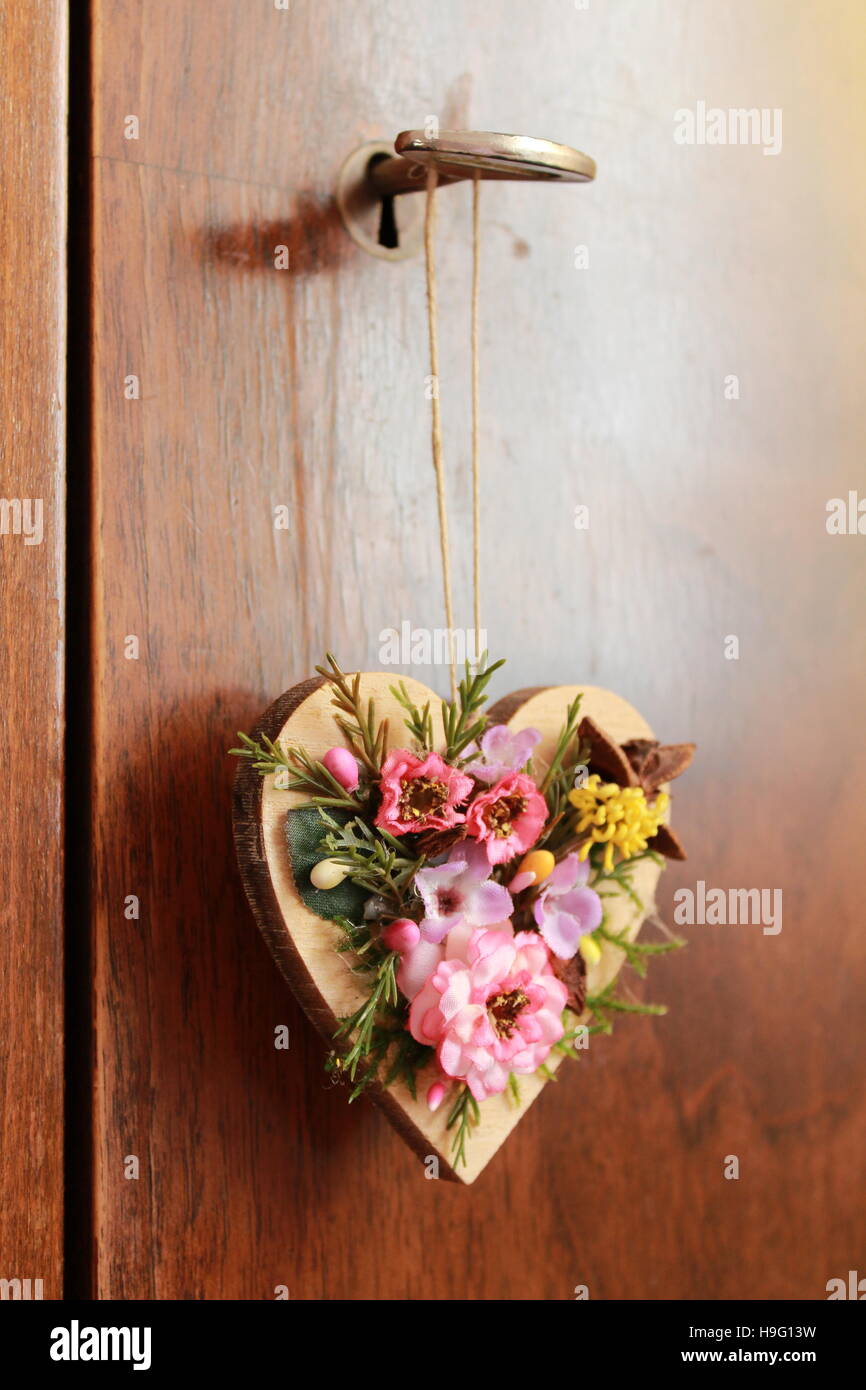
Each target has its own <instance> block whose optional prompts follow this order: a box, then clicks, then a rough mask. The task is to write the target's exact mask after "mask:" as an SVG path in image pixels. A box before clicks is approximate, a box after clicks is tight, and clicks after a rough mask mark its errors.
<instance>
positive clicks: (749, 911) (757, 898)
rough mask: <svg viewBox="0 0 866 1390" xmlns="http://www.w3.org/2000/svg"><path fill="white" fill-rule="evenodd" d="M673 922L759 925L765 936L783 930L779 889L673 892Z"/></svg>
mask: <svg viewBox="0 0 866 1390" xmlns="http://www.w3.org/2000/svg"><path fill="white" fill-rule="evenodd" d="M674 922H675V923H676V925H677V926H678V927H693V926H701V927H724V926H760V927H763V930H764V936H778V934H779V932H780V931H781V930H782V890H781V888H708V887H707V885H706V883H705V882H704V880H703V879H702V878H701V879H698V882H697V883H696V885H695V887H694V888H693V889H692V888H678V889H677V890H676V892H675V893H674Z"/></svg>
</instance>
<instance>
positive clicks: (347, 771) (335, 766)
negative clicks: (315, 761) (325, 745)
mask: <svg viewBox="0 0 866 1390" xmlns="http://www.w3.org/2000/svg"><path fill="white" fill-rule="evenodd" d="M322 765H323V767H326V768H327V769H328V771H329V772H330V774H331V776H332V777H333V778H334V779H335V780H336V781H337V782H339V784H340V786H341V787H343V788H344V789H345V790H346V791H347V792H353V791H354V790H355V788H356V787H357V785H358V764H357V762H356V761H355V759H354V758H353V757H352V754H351V753H350V752H349V750H348V748H329V749H328V751H327V753H326V754H325V756H324V758H323V759H322Z"/></svg>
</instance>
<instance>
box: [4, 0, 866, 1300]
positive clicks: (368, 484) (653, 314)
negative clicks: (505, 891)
mask: <svg viewBox="0 0 866 1390" xmlns="http://www.w3.org/2000/svg"><path fill="white" fill-rule="evenodd" d="M482 8H483V14H482V10H481V8H478V7H470V6H468V5H466V4H463V3H458V0H442V3H440V4H438V5H436V6H435V7H431V6H430V5H429V4H427V3H426V0H401V3H396V0H357V2H356V3H353V4H352V5H345V4H343V3H339V2H338V0H292V3H291V5H290V6H289V8H288V10H287V11H279V10H277V9H276V8H275V7H274V6H273V5H272V4H271V3H266V0H261V2H259V0H255V3H240V0H238V3H230V2H229V0H210V3H208V4H201V3H198V0H148V3H147V4H144V3H139V2H138V0H94V6H93V22H94V72H93V99H94V165H93V179H94V193H95V208H96V223H95V227H94V257H93V268H92V283H93V291H94V325H93V327H94V369H95V396H94V415H95V418H94V425H95V453H94V486H95V517H94V531H93V557H94V565H95V604H94V617H93V639H94V652H95V657H96V666H95V670H94V674H93V694H94V704H95V708H94V746H93V768H94V772H93V777H94V787H93V791H94V869H95V877H94V912H93V950H94V965H95V973H94V999H93V1006H94V1018H95V1028H96V1055H97V1059H98V1068H97V1075H96V1077H95V1101H94V1104H95V1162H96V1171H95V1220H96V1244H97V1270H96V1278H97V1283H96V1289H97V1292H98V1294H99V1295H100V1296H119V1297H142V1298H150V1297H156V1298H208V1299H220V1298H225V1297H229V1296H237V1297H242V1298H248V1299H270V1298H273V1297H274V1296H275V1293H274V1291H275V1288H276V1287H277V1286H281V1285H282V1286H286V1287H287V1288H288V1289H289V1291H290V1294H291V1297H293V1298H298V1299H359V1298H375V1299H388V1298H433V1299H449V1298H471V1299H490V1298H508V1299H524V1298H528V1297H540V1298H551V1299H569V1298H572V1297H573V1290H574V1288H575V1286H576V1285H586V1286H588V1288H589V1290H590V1296H591V1297H592V1298H626V1299H631V1298H658V1299H661V1298H666V1299H670V1298H687V1299H691V1298H719V1299H726V1298H734V1297H745V1298H779V1297H792V1298H798V1299H813V1298H822V1297H824V1296H825V1292H824V1291H825V1285H826V1282H827V1280H828V1279H830V1278H832V1277H835V1276H837V1275H844V1273H845V1272H846V1271H847V1270H848V1269H852V1268H858V1267H859V1268H860V1269H861V1270H862V1269H863V1267H864V1266H863V1260H864V1258H866V1256H864V1244H863V1241H864V1236H863V1216H864V1209H863V1183H862V1155H863V1152H864V1141H866V1097H864V1088H863V1066H862V1057H863V1041H864V999H866V953H864V949H863V925H862V908H861V900H862V890H861V885H860V874H859V862H860V859H861V858H862V855H861V848H860V847H861V839H862V809H861V808H862V787H863V779H864V773H866V766H864V764H866V755H864V748H863V740H862V737H861V736H860V734H859V726H860V722H861V711H862V708H863V703H864V694H866V688H864V687H866V663H864V657H866V651H864V645H866V638H864V630H863V624H862V621H861V620H860V607H861V603H862V591H863V574H864V546H866V540H864V539H863V538H862V537H856V536H830V535H829V534H828V533H827V531H826V528H825V519H826V511H825V508H826V502H827V500H828V499H829V498H832V497H847V494H848V491H849V489H856V488H857V487H858V486H859V487H861V488H862V487H863V481H862V480H863V463H862V461H863V457H864V449H866V422H864V414H863V411H862V404H861V395H862V392H861V383H860V375H861V371H862V367H861V364H862V361H863V358H864V348H866V342H864V338H866V315H864V312H863V310H864V297H866V295H864V281H863V270H862V246H863V241H864V234H866V191H864V186H863V184H862V181H859V180H857V179H856V177H854V175H853V172H852V170H853V164H852V151H854V150H856V149H857V148H859V144H860V143H862V139H863V135H864V129H863V125H864V117H863V111H862V105H861V103H860V97H859V93H860V84H861V77H862V72H863V68H864V62H866V37H864V33H863V30H862V24H861V19H862V8H861V6H860V4H859V3H857V0H839V3H837V4H835V5H834V6H833V21H832V23H828V22H825V16H824V13H823V12H822V11H820V10H818V9H816V7H813V6H809V5H806V4H800V3H794V4H792V3H790V0H756V3H754V4H752V5H749V6H740V5H738V6H729V7H721V8H720V7H719V6H718V5H715V4H713V3H711V0H668V2H667V3H666V4H664V5H646V4H645V3H642V0H617V3H610V4H605V5H591V6H590V7H589V8H588V9H587V10H579V9H578V8H577V7H575V6H571V5H567V4H564V3H560V0H538V3H536V4H535V5H534V6H533V7H532V10H531V15H530V11H529V10H528V9H527V7H526V6H525V5H524V4H523V3H519V0H490V3H489V4H487V5H485V6H484V7H482ZM700 100H703V101H706V102H707V103H708V104H711V105H712V104H717V105H720V106H723V107H726V108H727V107H739V106H756V107H767V108H771V109H775V108H777V107H778V108H781V109H782V111H783V114H784V126H783V132H784V139H783V148H782V150H781V153H779V154H778V155H776V156H767V155H765V154H764V153H763V152H762V149H761V148H760V147H756V146H738V147H734V146H728V147H717V146H716V147H711V146H706V145H695V146H682V145H679V144H677V143H676V142H675V140H674V138H673V132H674V113H675V111H676V110H677V109H678V108H693V107H694V106H695V104H696V102H698V101H700ZM428 115H436V116H437V117H438V118H439V120H440V123H441V126H442V128H443V129H447V128H448V127H457V128H459V127H460V126H465V127H474V128H481V129H485V128H486V129H492V130H497V129H498V130H506V131H508V130H514V131H518V132H524V133H527V134H534V135H541V136H549V137H550V138H552V139H556V140H560V141H564V142H567V143H572V144H575V145H577V146H578V147H580V148H583V149H585V150H586V151H587V152H588V153H590V154H591V155H592V156H594V157H595V158H596V159H597V161H598V165H599V178H598V182H597V183H596V184H594V185H590V186H584V187H523V186H518V185H513V184H497V185H493V186H491V187H490V188H489V189H488V188H485V189H484V190H483V195H482V209H481V211H482V231H483V253H482V254H483V263H482V325H481V328H482V332H481V352H482V359H481V362H482V366H481V391H482V402H483V430H482V450H483V460H484V462H483V468H484V481H483V507H484V514H483V536H484V541H483V600H482V601H483V614H484V621H485V625H486V627H487V630H488V638H489V645H490V647H491V650H492V651H493V653H494V655H500V654H501V655H505V656H507V657H508V658H509V663H508V666H507V667H506V668H505V669H504V671H503V672H501V673H500V675H499V678H498V684H497V686H496V688H495V690H494V695H500V694H503V693H504V692H506V691H508V690H510V689H514V688H516V687H518V686H521V685H527V686H537V685H548V684H560V683H561V684H568V683H570V682H573V681H575V680H587V681H592V682H593V683H596V684H599V685H603V686H606V687H607V688H609V689H612V690H616V691H617V692H618V693H620V694H621V695H623V696H624V697H625V698H626V699H628V700H629V701H631V702H632V703H633V704H634V705H635V706H636V707H637V708H639V709H640V710H641V711H642V713H644V714H645V715H646V717H647V719H648V720H649V722H650V723H651V724H652V725H653V727H654V728H655V730H656V732H657V733H658V735H659V737H661V738H662V739H663V740H665V741H669V740H685V739H694V740H695V741H696V742H697V743H698V745H699V754H698V759H697V761H696V763H695V766H694V768H693V769H692V770H690V771H689V773H688V774H687V775H686V776H685V777H684V778H683V779H682V781H681V783H678V784H676V786H675V788H674V793H675V794H674V807H673V816H674V822H675V824H676V825H677V828H678V830H679V832H680V833H681V835H682V837H683V839H684V841H685V844H686V846H687V849H688V851H689V854H690V859H689V861H688V862H687V863H686V864H682V865H674V866H671V867H670V868H669V869H668V870H667V872H666V874H665V875H664V878H663V880H662V889H661V897H660V905H661V908H662V912H663V915H665V916H667V917H668V919H670V917H671V908H672V895H673V892H674V890H675V889H676V888H677V887H678V886H681V885H684V886H688V885H691V886H692V887H694V886H695V884H696V882H697V881H698V880H700V879H703V880H705V881H706V882H707V884H709V885H714V886H715V885H718V886H722V887H725V888H737V887H742V888H749V887H755V886H758V887H765V888H768V889H775V888H781V889H782V890H783V894H784V922H783V929H782V931H781V932H780V933H779V934H777V935H765V934H764V933H763V932H762V930H761V927H760V926H759V925H756V926H748V925H744V926H727V927H706V926H695V927H690V928H685V929H684V930H685V931H686V934H687V935H688V936H689V938H690V946H689V949H688V950H687V951H686V952H683V953H680V954H679V955H677V956H675V957H674V958H672V959H666V960H665V961H663V962H661V963H658V964H657V965H655V966H654V967H652V968H651V971H650V977H649V980H648V981H647V983H646V985H642V984H641V983H640V982H636V985H635V988H636V992H637V993H638V994H640V995H642V996H643V997H645V998H651V999H655V1000H663V1001H664V1002H666V1003H667V1004H668V1005H669V1006H670V1013H669V1015H668V1016H667V1017H666V1018H663V1019H655V1020H647V1019H635V1020H628V1019H625V1020H623V1021H621V1022H618V1023H617V1025H616V1028H615V1031H614V1034H613V1036H612V1037H611V1038H608V1039H603V1040H602V1041H601V1042H599V1044H598V1046H595V1044H593V1047H592V1048H591V1050H590V1056H589V1057H588V1058H587V1059H586V1065H584V1064H583V1062H582V1063H581V1066H580V1067H579V1068H572V1069H571V1072H570V1074H569V1075H568V1076H567V1077H566V1078H563V1079H562V1080H561V1081H560V1082H559V1084H558V1085H557V1086H555V1087H553V1086H551V1087H547V1088H546V1090H545V1092H544V1094H543V1095H542V1096H541V1097H540V1098H539V1100H538V1102H537V1104H536V1105H535V1106H534V1107H533V1114H532V1121H531V1123H528V1124H524V1125H522V1126H520V1127H518V1129H517V1131H516V1132H515V1133H514V1134H513V1136H512V1137H511V1139H510V1140H509V1143H508V1144H507V1145H506V1146H505V1148H504V1150H503V1152H502V1153H501V1154H500V1155H499V1156H498V1157H497V1160H496V1162H495V1163H494V1164H492V1165H491V1166H490V1167H489V1168H488V1170H487V1171H486V1172H485V1173H484V1174H482V1176H481V1178H480V1179H479V1180H478V1182H477V1183H475V1184H474V1185H473V1186H472V1187H471V1188H462V1187H458V1186H456V1185H453V1184H447V1183H437V1182H431V1181H426V1180H425V1178H424V1170H423V1166H422V1165H421V1164H419V1163H418V1162H417V1161H416V1160H415V1159H414V1158H413V1156H412V1155H411V1154H410V1153H409V1152H408V1150H407V1149H406V1148H405V1147H404V1146H403V1145H402V1144H401V1142H400V1140H399V1139H398V1137H397V1136H396V1135H395V1134H394V1133H392V1131H391V1130H390V1129H389V1127H388V1126H387V1125H385V1124H384V1123H383V1122H382V1120H381V1117H380V1116H378V1115H377V1114H376V1113H375V1111H374V1110H373V1108H372V1107H371V1106H363V1105H358V1106H352V1107H351V1109H349V1108H348V1107H347V1105H346V1097H345V1094H344V1093H343V1092H342V1091H341V1090H340V1089H339V1088H332V1087H331V1086H330V1085H329V1083H328V1081H327V1079H326V1078H325V1077H324V1076H323V1074H322V1070H321V1062H322V1048H321V1043H320V1041H319V1040H318V1039H317V1038H316V1036H315V1035H314V1033H313V1031H312V1029H311V1028H310V1027H309V1026H308V1024H307V1022H306V1020H305V1019H304V1017H303V1015H302V1013H301V1011H300V1010H299V1008H298V1007H297V1005H296V1004H295V1002H294V1000H293V999H292V997H291V995H290V994H289V992H288V990H287V989H286V986H285V984H284V981H283V980H282V978H281V977H280V975H279V972H278V971H277V970H276V968H275V967H274V964H273V962H272V960H271V958H270V955H269V954H268V951H267V949H266V947H265V944H264V942H263V941H262V940H261V937H260V935H259V933H258V931H257V930H256V928H255V924H254V922H253V920H252V916H251V914H250V912H249V909H248V907H247V904H246V902H245V899H244V894H243V891H242V888H241V885H240V880H239V876H238V873H237V870H236V867H235V864H234V858H233V854H232V849H231V829H230V783H231V778H232V775H233V771H234V769H233V767H232V766H231V765H230V760H229V759H228V758H226V757H225V750H226V748H227V747H229V746H230V745H231V744H232V743H233V742H234V735H235V731H236V730H237V729H244V728H249V727H251V726H252V724H253V723H254V721H255V719H256V718H257V717H258V715H259V714H260V712H261V711H262V710H263V709H264V708H266V707H267V705H268V703H269V702H270V701H271V700H273V699H274V698H275V697H276V696H277V695H278V694H279V693H280V691H282V690H285V689H287V688H288V687H290V686H291V685H292V684H294V683H295V682H297V681H299V680H302V679H304V678H305V677H307V676H308V675H309V674H310V673H311V671H312V669H313V667H314V664H315V663H316V662H317V661H318V660H320V659H321V656H322V654H323V652H324V650H325V649H327V648H331V649H333V650H334V651H335V652H336V654H337V656H338V658H339V660H340V662H341V663H342V665H343V666H344V668H345V669H361V670H370V669H376V668H378V667H380V666H381V664H382V660H381V658H380V655H379V649H380V633H381V632H382V630H383V629H385V628H389V627H397V628H399V627H400V624H401V623H402V622H403V621H408V622H410V623H411V624H413V625H414V626H417V627H434V626H437V625H441V617H440V611H439V605H440V592H441V586H440V579H439V573H438V560H437V539H436V534H435V499H434V490H433V479H432V469H431V467H430V463H429V415H428V410H429V403H428V402H427V400H426V399H425V376H426V374H427V372H428V366H427V358H426V348H425V322H424V289H423V274H422V268H421V266H420V264H419V263H418V262H408V261H407V262H401V263H395V264H388V263H385V262H382V261H378V260H375V259H373V258H371V257H368V256H365V255H364V253H363V252H362V251H360V250H359V249H358V248H357V247H355V246H354V245H353V243H352V242H351V241H350V240H349V238H348V237H347V236H346V235H345V233H344V232H343V231H342V229H341V226H340V224H339V220H338V217H337V214H336V212H335V207H334V202H333V188H334V183H335V179H336V175H337V171H338V170H339V168H340V166H341V164H342V162H343V160H344V159H345V157H346V156H347V154H349V153H350V152H351V151H352V149H354V148H355V147H356V146H357V145H359V144H360V143H362V141H364V140H368V139H376V138H380V137H383V136H385V137H387V136H388V135H392V136H393V134H396V132H397V131H399V130H401V129H405V128H407V127H417V126H420V125H423V123H424V120H425V119H426V117H427V116H428ZM128 116H137V117H138V127H139V128H138V138H137V139H126V138H125V134H124V131H125V129H127V130H129V129H131V127H130V126H129V124H128V123H127V122H126V118H127V117H128ZM439 225H440V237H439V271H440V306H441V319H442V341H441V357H442V383H441V389H442V404H443V415H444V423H445V456H446V466H447V469H448V475H449V491H450V501H451V507H452V535H453V539H454V565H455V581H456V599H457V606H458V613H459V614H467V613H468V611H469V587H468V586H469V575H470V563H469V544H468V540H469V534H470V530H469V522H470V517H469V480H468V457H469V448H468V445H469V410H468V390H467V387H468V380H469V370H468V343H469V316H468V293H469V283H470V257H469V195H468V191H467V190H466V189H465V188H463V189H461V188H460V187H455V188H449V189H444V190H443V191H442V193H441V196H440V218H439ZM281 245H284V246H287V247H288V248H289V252H290V268H289V269H288V270H278V269H276V268H275V259H274V258H275V250H276V248H278V247H279V246H281ZM580 247H586V248H587V254H588V258H589V264H588V267H587V268H585V269H579V268H577V266H576V261H577V262H578V264H580V263H581V262H582V261H583V260H584V259H585V256H584V255H583V253H580V254H578V255H577V256H576V248H580ZM130 375H135V376H137V377H138V378H139V383H140V394H139V398H138V399H127V398H126V396H125V394H124V380H125V378H127V377H128V376H130ZM731 376H736V377H737V378H738V383H739V395H738V397H737V398H735V399H726V394H725V392H726V378H729V377H731ZM581 505H586V506H588V508H589V518H590V525H589V528H588V529H586V530H581V529H578V528H576V526H575V524H574V523H575V508H576V507H578V506H581ZM279 506H285V507H288V509H289V510H288V515H289V517H290V528H289V530H288V531H286V530H278V529H276V528H275V525H274V519H275V512H274V509H275V508H276V507H279ZM28 558H29V557H28ZM460 621H467V619H465V618H462V617H458V622H460ZM732 635H733V636H736V637H737V638H738V640H739V657H738V659H736V660H731V659H726V655H725V650H726V639H727V638H728V637H730V636H732ZM129 636H137V637H138V639H139V653H138V657H137V659H135V658H133V659H127V656H126V655H125V651H126V652H129V651H131V650H132V649H133V648H132V645H131V644H129V643H127V641H126V639H127V638H128V637H129ZM728 648H729V649H730V644H728ZM395 669H399V668H395ZM413 674H414V675H416V676H417V677H418V678H419V679H421V680H423V681H424V682H425V683H427V684H430V685H433V686H436V687H438V688H440V689H443V690H444V689H445V688H446V687H447V674H446V672H445V671H444V670H430V669H429V668H428V669H424V668H417V667H416V668H414V669H413ZM132 895H134V896H135V897H136V898H137V899H138V902H139V905H140V916H139V918H138V919H137V920H134V919H133V920H130V919H128V918H127V917H125V915H124V912H125V903H126V901H127V899H128V898H129V897H130V896H132ZM279 1024H287V1025H288V1026H289V1028H290V1035H291V1047H290V1049H289V1050H288V1051H287V1052H282V1051H280V1052H278V1051H275V1049H274V1046H273V1038H274V1028H275V1027H276V1026H277V1025H279ZM728 1155H737V1156H738V1158H739V1163H740V1177H739V1179H738V1180H736V1181H730V1180H726V1179H725V1177H724V1168H725V1162H726V1156H728ZM129 1156H135V1157H136V1158H137V1159H138V1165H139V1166H138V1176H137V1178H130V1177H127V1176H125V1174H126V1173H127V1172H129V1171H131V1168H134V1165H131V1166H130V1165H128V1164H127V1165H126V1166H125V1160H126V1159H127V1158H128V1157H129ZM517 1251H519V1258H515V1252H517Z"/></svg>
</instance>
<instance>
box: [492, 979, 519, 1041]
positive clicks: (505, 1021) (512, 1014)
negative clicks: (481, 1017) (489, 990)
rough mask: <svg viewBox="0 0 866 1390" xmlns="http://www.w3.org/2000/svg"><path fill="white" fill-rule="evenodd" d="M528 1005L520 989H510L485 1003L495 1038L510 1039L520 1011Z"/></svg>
mask: <svg viewBox="0 0 866 1390" xmlns="http://www.w3.org/2000/svg"><path fill="white" fill-rule="evenodd" d="M528 1003H529V999H528V997H527V996H526V995H525V994H524V993H523V990H522V989H511V990H508V992H507V993H506V994H496V995H494V996H493V998H492V999H488V1001H487V1013H488V1015H489V1017H490V1022H491V1023H492V1024H493V1028H494V1030H495V1032H496V1035H497V1037H500V1038H510V1037H511V1034H512V1033H513V1032H514V1029H515V1027H516V1026H517V1019H518V1015H519V1014H520V1011H521V1010H522V1009H525V1008H526V1005H527V1004H528Z"/></svg>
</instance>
